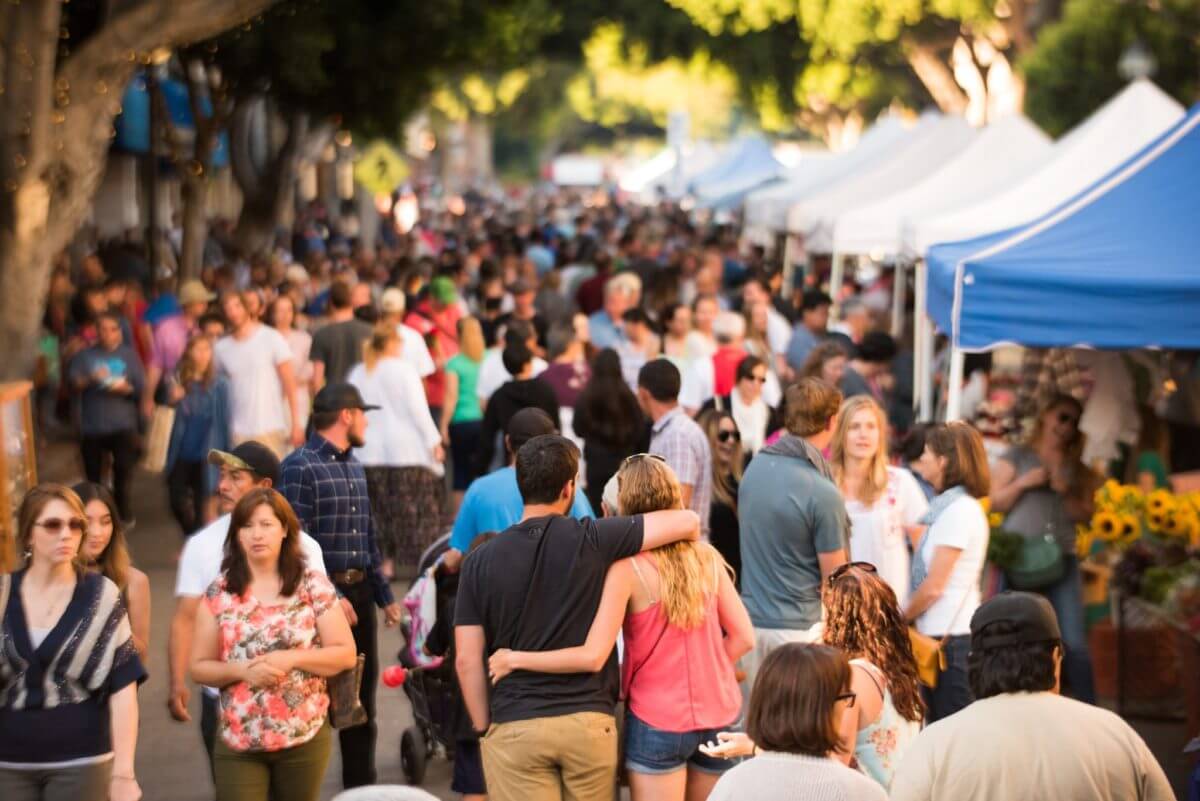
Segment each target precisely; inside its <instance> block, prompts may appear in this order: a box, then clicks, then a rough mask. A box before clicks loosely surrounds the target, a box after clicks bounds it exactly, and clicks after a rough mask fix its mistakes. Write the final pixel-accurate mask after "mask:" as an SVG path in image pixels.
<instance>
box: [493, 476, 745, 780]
mask: <svg viewBox="0 0 1200 801" xmlns="http://www.w3.org/2000/svg"><path fill="white" fill-rule="evenodd" d="M617 481H618V483H619V485H620V488H619V490H618V496H617V505H618V507H619V509H618V511H619V513H620V514H622V515H639V514H645V513H648V512H654V511H658V510H660V509H682V508H683V499H682V492H681V490H680V487H679V480H678V479H677V478H676V477H675V472H674V471H673V470H671V468H670V467H669V466H668V465H667V463H666V462H665V461H663V459H662V457H660V456H658V455H656V454H636V455H634V456H631V457H629V458H628V459H626V460H625V462H624V464H623V465H622V466H621V469H620V470H619V471H618V473H617ZM622 629H623V631H624V637H625V659H624V664H623V675H622V686H623V689H624V695H625V698H626V717H625V753H624V761H625V767H626V768H627V769H628V771H629V788H630V792H631V794H632V796H633V801H651V800H652V801H685V799H689V800H695V799H703V798H705V797H707V796H708V793H709V791H710V790H711V789H712V787H713V785H714V784H715V783H716V781H717V779H718V778H719V777H720V775H721V774H722V773H723V772H724V771H726V770H728V769H729V768H730V767H731V765H730V763H728V762H726V761H724V760H722V759H718V758H715V757H710V756H707V755H705V754H703V753H701V751H700V750H699V749H700V745H701V744H703V743H705V742H708V741H710V740H712V739H714V738H715V737H716V733H717V732H718V731H719V730H721V729H725V728H728V727H729V726H731V725H732V724H733V723H734V722H735V721H736V720H737V717H738V712H739V710H740V708H741V705H742V696H741V693H740V691H739V690H738V683H737V677H736V675H735V673H734V663H735V662H736V661H737V660H738V659H739V658H740V657H741V656H742V655H743V654H745V653H746V652H748V651H749V650H750V648H751V647H752V646H753V642H754V639H753V638H754V630H753V628H752V626H751V624H750V616H749V615H748V614H747V612H746V608H745V607H744V606H743V605H742V601H741V599H740V598H739V597H738V594H737V590H735V589H734V586H733V581H732V579H731V578H730V575H729V569H728V565H726V564H725V563H724V561H723V560H722V559H721V557H720V555H719V554H718V553H717V552H716V551H715V550H714V549H713V548H712V546H710V545H706V544H704V543H701V542H682V543H674V544H672V545H665V546H663V547H661V548H656V549H655V550H653V551H651V552H649V553H644V554H639V555H637V556H634V557H632V558H630V559H625V560H622V561H620V562H617V563H616V564H614V565H613V566H612V567H611V568H610V569H609V571H608V576H607V578H606V579H605V584H604V593H603V595H602V597H601V599H600V608H599V610H598V611H597V613H596V619H595V621H594V622H593V623H592V627H591V629H590V630H589V632H588V636H587V640H586V642H585V643H584V644H583V645H582V646H579V647H576V648H565V649H561V650H557V651H540V652H526V651H509V650H507V649H500V650H498V651H496V652H495V653H494V654H493V655H492V657H491V659H490V660H489V662H488V669H489V673H490V674H491V676H492V681H493V683H495V682H498V681H501V680H502V679H503V678H504V676H506V675H508V674H509V673H511V672H512V671H514V670H532V671H536V672H539V673H579V672H595V671H596V670H599V669H600V667H601V666H602V665H603V664H604V662H605V660H606V659H608V656H609V654H610V653H611V652H612V649H613V645H614V644H615V643H616V638H617V633H618V631H620V630H622Z"/></svg>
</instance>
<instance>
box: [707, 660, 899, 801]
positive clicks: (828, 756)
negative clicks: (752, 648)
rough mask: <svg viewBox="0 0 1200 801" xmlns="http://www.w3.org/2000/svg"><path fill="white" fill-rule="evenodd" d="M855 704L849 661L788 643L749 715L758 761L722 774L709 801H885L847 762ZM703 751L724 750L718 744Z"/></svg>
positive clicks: (762, 677)
mask: <svg viewBox="0 0 1200 801" xmlns="http://www.w3.org/2000/svg"><path fill="white" fill-rule="evenodd" d="M857 700H858V695H857V694H856V693H855V692H854V690H853V688H852V684H851V670H850V663H849V661H848V660H847V658H846V655H845V654H844V653H842V652H841V651H840V650H838V649H837V648H833V647H831V646H828V645H810V644H805V643H787V644H785V645H781V646H779V647H778V648H776V649H775V650H773V651H771V653H770V654H768V655H767V658H766V659H765V660H763V664H762V667H761V668H760V669H759V672H758V678H757V680H756V681H755V682H754V688H753V689H752V690H751V691H750V707H749V711H748V713H747V715H746V732H747V734H748V735H749V740H750V741H751V742H753V743H755V745H754V746H753V747H752V748H751V749H750V750H752V751H753V753H754V754H755V756H754V758H753V759H748V760H746V761H745V762H742V763H741V764H740V765H738V766H737V767H735V768H733V769H732V770H730V771H729V772H727V773H726V774H725V775H724V776H722V777H721V780H720V781H719V782H717V786H716V787H714V788H713V791H712V793H711V794H710V795H709V796H708V801H741V799H748V798H752V799H754V801H825V799H832V798H839V799H843V798H844V799H854V801H884V800H885V799H886V798H887V793H886V792H884V789H883V788H882V787H881V786H879V784H878V783H876V782H874V781H872V780H871V779H869V778H867V777H866V776H864V775H863V774H861V773H859V772H858V771H856V770H852V769H851V768H849V767H847V766H846V764H845V762H846V760H847V759H848V753H849V749H848V746H847V745H846V743H845V741H844V740H843V739H842V735H841V727H842V724H843V721H844V720H846V719H847V718H850V717H852V716H853V715H854V707H855V706H856V705H857V703H856V702H857ZM722 737H723V738H726V737H727V735H724V734H723V735H722ZM704 750H705V752H706V753H714V754H717V753H723V748H722V747H721V746H705V748H704Z"/></svg>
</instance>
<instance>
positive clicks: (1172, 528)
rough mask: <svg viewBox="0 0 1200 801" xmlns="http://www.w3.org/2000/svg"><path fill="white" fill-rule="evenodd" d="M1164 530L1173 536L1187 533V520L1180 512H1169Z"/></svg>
mask: <svg viewBox="0 0 1200 801" xmlns="http://www.w3.org/2000/svg"><path fill="white" fill-rule="evenodd" d="M1163 530H1164V531H1166V532H1167V533H1168V534H1170V535H1171V536H1172V537H1182V536H1184V535H1185V534H1187V521H1186V520H1185V518H1184V516H1183V515H1182V514H1180V513H1179V512H1176V511H1172V512H1168V513H1167V520H1166V525H1164V526H1163Z"/></svg>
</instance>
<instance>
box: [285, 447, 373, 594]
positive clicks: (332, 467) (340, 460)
mask: <svg viewBox="0 0 1200 801" xmlns="http://www.w3.org/2000/svg"><path fill="white" fill-rule="evenodd" d="M282 472H283V479H282V486H281V487H280V488H279V491H280V492H282V493H283V496H284V497H285V498H287V500H288V503H290V504H291V505H292V509H293V510H295V512H296V516H297V517H298V518H300V528H302V529H303V530H305V531H307V532H308V533H309V534H310V535H311V536H312V537H313V538H314V539H315V540H316V541H317V542H318V543H320V545H321V551H322V553H323V554H324V557H325V569H326V570H327V571H328V572H329V573H330V574H331V575H332V574H333V573H341V572H343V571H346V570H361V571H363V572H364V573H366V575H367V580H368V581H370V582H371V588H372V590H373V592H374V595H375V603H377V604H378V605H379V606H381V607H383V606H387V605H388V604H391V603H392V602H393V600H394V599H393V597H392V588H391V587H390V586H389V585H388V583H387V581H386V580H385V579H384V577H383V573H382V572H380V569H379V566H380V563H381V561H382V560H381V558H380V555H379V545H378V543H377V542H376V540H375V525H374V523H373V522H372V520H371V503H370V499H369V498H368V496H367V474H366V471H365V470H364V469H363V466H362V463H361V462H359V461H358V460H357V459H355V458H354V456H353V454H351V452H350V451H349V450H345V451H342V450H338V449H337V448H336V447H334V445H333V443H331V442H330V441H329V440H327V439H325V438H324V437H322V436H321V435H320V434H315V433H314V434H313V435H312V436H311V437H309V438H308V442H306V443H304V446H303V447H301V448H299V449H297V450H295V451H293V452H292V453H291V455H289V456H288V457H287V458H286V459H284V460H283V471H282Z"/></svg>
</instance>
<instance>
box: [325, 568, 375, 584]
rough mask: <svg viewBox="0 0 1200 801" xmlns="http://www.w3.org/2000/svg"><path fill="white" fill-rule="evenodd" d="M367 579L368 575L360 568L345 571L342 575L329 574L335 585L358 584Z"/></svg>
mask: <svg viewBox="0 0 1200 801" xmlns="http://www.w3.org/2000/svg"><path fill="white" fill-rule="evenodd" d="M366 577H367V574H366V573H364V572H363V571H361V570H359V569H358V568H351V569H350V570H343V571H342V572H341V573H330V574H329V578H330V579H332V580H333V583H334V584H358V583H359V582H360V581H363V580H364V579H366Z"/></svg>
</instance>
